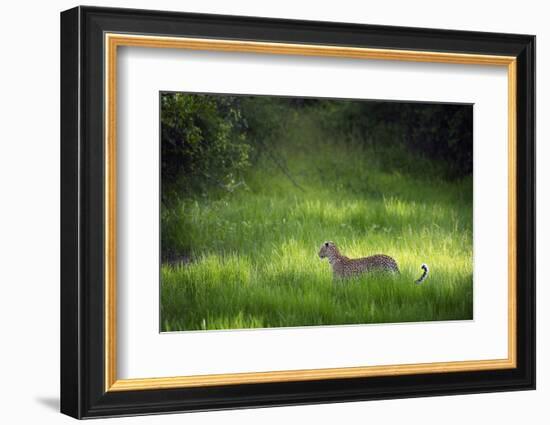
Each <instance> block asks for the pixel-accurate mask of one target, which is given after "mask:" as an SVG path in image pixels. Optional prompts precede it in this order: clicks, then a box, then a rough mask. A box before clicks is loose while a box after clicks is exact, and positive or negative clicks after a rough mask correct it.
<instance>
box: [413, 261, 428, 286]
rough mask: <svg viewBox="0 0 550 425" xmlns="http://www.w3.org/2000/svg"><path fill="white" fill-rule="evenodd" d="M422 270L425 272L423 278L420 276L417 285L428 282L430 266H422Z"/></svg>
mask: <svg viewBox="0 0 550 425" xmlns="http://www.w3.org/2000/svg"><path fill="white" fill-rule="evenodd" d="M420 268H421V269H422V270H424V272H423V273H422V276H420V277H419V278H418V279H417V280H416V281H415V283H422V282H424V281H425V280H426V278H427V277H428V273H429V272H430V269H429V268H428V265H427V264H422V265H421V266H420Z"/></svg>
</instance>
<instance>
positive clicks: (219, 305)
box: [161, 117, 473, 331]
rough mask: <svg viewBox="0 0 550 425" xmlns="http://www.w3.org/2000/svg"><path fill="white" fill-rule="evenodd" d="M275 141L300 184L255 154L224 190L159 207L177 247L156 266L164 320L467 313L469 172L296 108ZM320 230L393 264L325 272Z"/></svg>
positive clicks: (314, 321)
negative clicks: (456, 173) (346, 274)
mask: <svg viewBox="0 0 550 425" xmlns="http://www.w3.org/2000/svg"><path fill="white" fill-rule="evenodd" d="M325 133H326V132H325ZM273 146H274V148H273V149H276V152H277V155H279V156H280V157H281V158H284V160H285V162H286V166H287V167H288V172H289V173H290V174H291V175H292V176H293V178H294V180H295V181H296V183H298V185H299V186H300V187H298V186H296V185H295V184H294V183H293V182H292V181H291V180H290V179H288V178H287V177H286V176H285V174H284V173H283V172H282V171H281V169H280V168H279V167H278V166H277V165H276V164H275V163H274V162H273V161H272V160H271V159H270V157H269V156H268V155H262V156H260V160H259V163H258V164H257V165H256V166H255V167H254V168H252V169H250V170H249V172H248V175H247V176H246V178H245V181H246V185H242V186H240V187H239V188H238V189H237V190H235V191H234V192H233V193H227V194H219V193H216V194H204V196H202V197H201V196H198V197H197V198H196V199H182V200H180V201H178V203H177V204H176V205H175V206H173V207H171V208H170V209H164V210H163V212H162V227H163V230H162V238H163V241H162V243H169V244H170V246H172V247H175V250H176V251H177V253H178V256H177V257H176V261H171V262H166V263H164V264H163V265H162V270H161V327H162V331H181V330H207V329H235V328H263V327H287V326H311V325H339V324H359V323H388V322H407V321H429V320H463V319H472V316H473V288H472V180H471V178H467V179H464V180H461V181H453V182H450V181H446V180H444V179H442V178H440V177H439V176H440V175H442V171H443V170H442V165H441V164H439V163H434V162H433V161H427V160H425V159H423V158H421V157H418V156H413V155H412V154H410V153H408V152H406V151H405V150H403V149H400V148H398V147H395V146H394V147H392V148H383V149H381V148H380V147H378V148H375V147H373V146H363V145H362V143H360V141H356V142H355V143H354V141H350V140H347V141H343V140H340V139H337V138H334V137H330V136H327V134H324V132H323V131H322V130H321V129H320V128H319V126H317V125H315V120H313V119H310V120H308V119H303V117H301V119H300V120H299V121H298V120H296V121H295V122H294V123H293V125H292V126H289V130H288V133H287V135H286V138H285V140H279V141H276V143H274V145H273ZM377 146H380V144H378V145H377ZM325 240H332V241H334V242H335V243H336V244H337V245H338V247H339V248H340V250H341V252H342V253H343V254H344V255H347V256H348V257H363V256H367V255H372V254H377V253H384V254H387V255H391V256H392V257H394V258H395V259H396V260H397V262H398V264H399V267H400V270H401V274H400V275H398V276H389V275H364V276H362V277H360V278H358V279H354V280H350V281H344V282H333V280H332V273H331V270H330V266H329V264H328V262H326V260H325V261H322V260H320V259H319V257H318V255H317V253H318V251H319V248H320V245H321V244H322V243H323V242H324V241H325ZM422 263H427V264H428V265H429V267H430V275H429V277H428V279H427V280H426V281H425V282H424V283H423V284H421V285H416V284H415V283H414V280H415V279H417V278H418V277H419V276H420V274H421V272H422V270H421V269H420V265H421V264H422Z"/></svg>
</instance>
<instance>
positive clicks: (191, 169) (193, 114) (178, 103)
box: [161, 93, 250, 203]
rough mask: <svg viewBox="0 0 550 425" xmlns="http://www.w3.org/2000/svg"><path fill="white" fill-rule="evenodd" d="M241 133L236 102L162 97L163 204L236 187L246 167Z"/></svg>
mask: <svg viewBox="0 0 550 425" xmlns="http://www.w3.org/2000/svg"><path fill="white" fill-rule="evenodd" d="M245 131H246V128H245V124H244V119H243V117H242V115H241V110H240V107H239V98H236V97H232V96H204V95H195V94H183V93H163V94H162V96H161V150H162V152H161V156H162V185H163V188H162V198H163V202H164V203H169V202H171V201H173V200H175V199H178V198H180V197H182V196H194V195H197V194H203V193H204V192H205V191H207V190H209V189H210V188H212V187H215V188H218V189H224V190H231V189H232V188H233V187H234V186H235V185H237V184H239V179H240V177H241V174H242V171H243V170H245V169H246V168H247V167H248V166H249V160H248V158H249V152H250V145H249V144H247V143H246V140H245Z"/></svg>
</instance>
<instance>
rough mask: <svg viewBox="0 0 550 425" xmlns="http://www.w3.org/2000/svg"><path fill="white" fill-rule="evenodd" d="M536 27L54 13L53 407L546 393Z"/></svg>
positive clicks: (95, 410) (89, 411)
mask: <svg viewBox="0 0 550 425" xmlns="http://www.w3.org/2000/svg"><path fill="white" fill-rule="evenodd" d="M534 70H535V37H534V36H530V35H517V34H495V33H479V32H465V31H450V30H437V29H419V28H403V27H391V26H370V25H356V24H343V23H329V22H312V21H294V20H280V19H264V18H251V17H238V16H219V15H201V14H187V13H175V12H161V11H144V10H130V9H109V8H94V7H77V8H74V9H71V10H68V11H65V12H63V13H62V14H61V116H62V122H61V196H62V204H61V214H62V216H61V223H62V226H61V227H62V229H61V249H62V252H61V254H62V255H61V258H62V267H61V272H62V273H61V275H62V276H61V411H62V412H63V413H65V414H68V415H70V416H73V417H76V418H91V417H104V416H120V415H137V414H148V413H163V412H176V411H181V412H185V411H197V410H214V409H229V408H242V407H257V406H274V405H292V404H307V403H325V402H339V401H352V400H370V399H384V398H398V397H416V396H433V395H448V394H463V393H480V392H489V391H511V390H524V389H534V388H535V220H534V214H535V182H534V178H535V168H534V166H535V134H534V129H535V126H534V122H535V107H534V105H535V103H534V100H535V95H534V93H535V75H534V74H535V71H534Z"/></svg>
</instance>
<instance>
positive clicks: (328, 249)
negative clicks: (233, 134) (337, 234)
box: [319, 241, 338, 258]
mask: <svg viewBox="0 0 550 425" xmlns="http://www.w3.org/2000/svg"><path fill="white" fill-rule="evenodd" d="M335 255H338V248H336V244H335V243H334V242H331V241H327V242H325V243H323V245H321V249H320V250H319V258H326V257H329V258H331V257H333V256H335Z"/></svg>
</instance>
